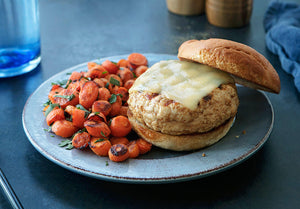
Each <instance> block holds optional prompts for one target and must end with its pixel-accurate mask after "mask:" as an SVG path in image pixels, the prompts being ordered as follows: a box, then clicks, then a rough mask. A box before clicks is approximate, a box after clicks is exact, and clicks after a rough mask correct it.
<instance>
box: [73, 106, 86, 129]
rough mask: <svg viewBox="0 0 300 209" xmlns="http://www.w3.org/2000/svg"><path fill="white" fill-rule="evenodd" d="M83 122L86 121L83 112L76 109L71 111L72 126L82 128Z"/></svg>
mask: <svg viewBox="0 0 300 209" xmlns="http://www.w3.org/2000/svg"><path fill="white" fill-rule="evenodd" d="M85 121H86V118H85V111H84V110H80V109H77V108H75V109H73V111H72V122H73V125H74V126H76V127H78V128H83V127H84V122H85Z"/></svg>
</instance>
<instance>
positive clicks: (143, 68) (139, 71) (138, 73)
mask: <svg viewBox="0 0 300 209" xmlns="http://www.w3.org/2000/svg"><path fill="white" fill-rule="evenodd" d="M147 70H148V67H147V66H144V65H141V66H139V67H137V68H136V69H135V75H136V76H137V77H140V76H141V75H142V74H143V73H144V72H146V71H147Z"/></svg>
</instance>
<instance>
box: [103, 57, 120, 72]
mask: <svg viewBox="0 0 300 209" xmlns="http://www.w3.org/2000/svg"><path fill="white" fill-rule="evenodd" d="M102 66H103V67H104V68H105V69H106V70H107V71H108V72H109V73H110V74H116V73H117V72H118V70H119V67H118V65H117V64H115V63H113V62H111V61H110V60H105V61H104V62H102Z"/></svg>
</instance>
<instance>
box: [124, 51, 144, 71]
mask: <svg viewBox="0 0 300 209" xmlns="http://www.w3.org/2000/svg"><path fill="white" fill-rule="evenodd" d="M127 60H128V61H129V64H130V65H131V67H132V68H133V69H136V68H137V67H138V66H141V65H145V66H147V65H148V60H147V58H146V57H145V56H144V55H142V54H140V53H132V54H130V55H129V56H128V58H127Z"/></svg>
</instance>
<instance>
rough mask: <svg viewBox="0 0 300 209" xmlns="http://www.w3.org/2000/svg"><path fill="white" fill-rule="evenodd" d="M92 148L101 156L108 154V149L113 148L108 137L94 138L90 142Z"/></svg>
mask: <svg viewBox="0 0 300 209" xmlns="http://www.w3.org/2000/svg"><path fill="white" fill-rule="evenodd" d="M90 148H91V150H92V151H93V152H94V153H95V154H96V155H99V156H108V151H109V149H110V148H111V143H110V141H109V140H107V139H103V138H92V140H91V142H90Z"/></svg>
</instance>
